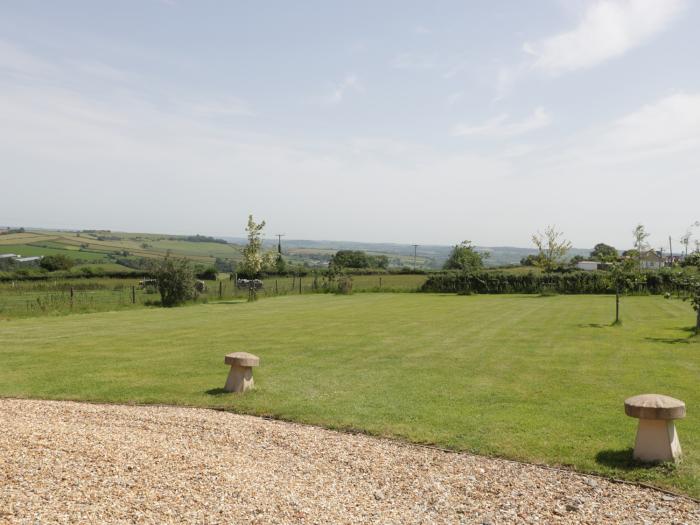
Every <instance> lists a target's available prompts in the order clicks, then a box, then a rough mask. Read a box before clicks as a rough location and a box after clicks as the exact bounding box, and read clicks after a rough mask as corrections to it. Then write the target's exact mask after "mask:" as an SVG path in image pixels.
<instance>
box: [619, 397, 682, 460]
mask: <svg viewBox="0 0 700 525" xmlns="http://www.w3.org/2000/svg"><path fill="white" fill-rule="evenodd" d="M625 414H627V415H628V416H630V417H636V418H638V419H639V427H638V428H637V439H636V441H635V444H634V459H636V460H639V461H644V462H650V463H656V462H661V461H678V460H679V459H680V457H681V443H680V441H679V440H678V434H677V433H676V425H675V424H674V423H673V420H674V419H682V418H684V417H685V403H683V401H681V400H679V399H675V398H673V397H669V396H662V395H660V394H642V395H639V396H633V397H630V398H628V399H625Z"/></svg>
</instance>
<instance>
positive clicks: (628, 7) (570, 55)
mask: <svg viewBox="0 0 700 525" xmlns="http://www.w3.org/2000/svg"><path fill="white" fill-rule="evenodd" d="M683 5H684V1H683V0H599V1H596V2H594V3H591V4H588V7H587V9H586V10H585V12H584V13H583V16H582V18H581V21H580V22H579V24H578V26H577V27H575V28H574V29H572V30H570V31H566V32H564V33H560V34H558V35H554V36H551V37H548V38H545V39H543V40H540V41H537V42H526V43H525V44H523V50H524V51H525V52H526V53H528V54H530V55H532V56H533V62H532V67H533V68H535V69H540V70H544V71H548V72H552V73H560V72H564V71H573V70H577V69H584V68H589V67H593V66H596V65H598V64H600V63H602V62H605V61H607V60H610V59H613V58H616V57H619V56H622V55H623V54H625V53H626V52H627V51H629V50H631V49H634V48H635V47H638V46H640V45H642V44H643V43H644V42H646V41H647V40H649V39H650V38H651V37H652V36H654V35H655V34H657V33H659V32H661V31H663V30H664V29H665V28H666V27H668V25H669V23H670V22H671V21H672V20H673V19H674V18H675V17H676V16H677V15H678V14H679V12H680V11H681V10H682V7H683Z"/></svg>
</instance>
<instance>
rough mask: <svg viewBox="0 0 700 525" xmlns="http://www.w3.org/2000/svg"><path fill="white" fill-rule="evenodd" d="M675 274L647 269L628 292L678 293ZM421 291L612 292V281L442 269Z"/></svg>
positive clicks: (586, 275)
mask: <svg viewBox="0 0 700 525" xmlns="http://www.w3.org/2000/svg"><path fill="white" fill-rule="evenodd" d="M678 277H679V276H678V275H677V274H674V273H672V272H663V271H662V272H653V273H652V272H649V273H647V274H645V282H644V283H641V284H639V285H638V286H637V287H636V289H633V290H630V291H631V292H634V291H638V292H642V293H649V294H663V293H666V292H671V293H673V292H678V291H679V290H680V289H681V285H680V284H679V279H678ZM421 291H423V292H437V293H465V294H469V293H481V294H508V293H524V294H537V293H542V292H545V291H547V292H554V293H561V294H612V293H615V284H614V282H613V280H612V276H611V274H610V273H609V272H583V271H581V272H576V271H574V272H567V273H550V274H546V273H534V272H530V273H525V274H514V273H504V272H494V271H490V272H475V273H456V272H445V273H436V274H431V275H430V277H428V280H427V281H426V282H425V284H424V285H423V287H422V288H421Z"/></svg>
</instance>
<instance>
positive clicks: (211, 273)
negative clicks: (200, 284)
mask: <svg viewBox="0 0 700 525" xmlns="http://www.w3.org/2000/svg"><path fill="white" fill-rule="evenodd" d="M218 275H219V272H218V270H217V269H216V268H214V267H213V266H209V267H208V268H204V269H203V270H201V271H199V272H197V279H202V280H204V281H216V277H217V276H218Z"/></svg>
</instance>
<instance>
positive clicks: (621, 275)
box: [610, 259, 643, 325]
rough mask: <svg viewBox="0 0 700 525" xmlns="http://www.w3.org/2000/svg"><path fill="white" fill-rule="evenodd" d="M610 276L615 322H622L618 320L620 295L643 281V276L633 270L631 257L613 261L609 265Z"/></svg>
mask: <svg viewBox="0 0 700 525" xmlns="http://www.w3.org/2000/svg"><path fill="white" fill-rule="evenodd" d="M610 277H611V279H612V283H613V285H614V286H615V322H614V323H613V324H615V325H618V324H622V321H621V320H620V295H622V294H623V293H624V292H625V291H627V290H629V289H631V288H633V287H634V286H635V285H637V284H639V283H640V282H643V277H642V276H641V275H640V274H639V273H638V272H635V271H634V263H633V262H632V260H631V259H627V260H625V261H622V262H614V263H612V264H611V265H610Z"/></svg>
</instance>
